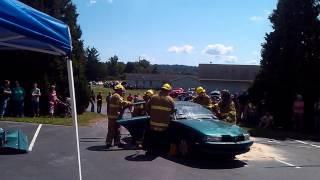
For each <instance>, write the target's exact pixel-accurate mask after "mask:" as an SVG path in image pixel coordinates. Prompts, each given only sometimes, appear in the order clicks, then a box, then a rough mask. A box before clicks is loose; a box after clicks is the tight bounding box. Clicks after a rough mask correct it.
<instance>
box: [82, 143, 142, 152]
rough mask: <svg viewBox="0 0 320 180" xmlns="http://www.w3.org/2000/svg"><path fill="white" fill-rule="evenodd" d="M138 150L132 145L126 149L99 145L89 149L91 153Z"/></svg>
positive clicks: (125, 146) (126, 146)
mask: <svg viewBox="0 0 320 180" xmlns="http://www.w3.org/2000/svg"><path fill="white" fill-rule="evenodd" d="M137 149H138V148H137V147H136V146H132V145H127V144H126V145H124V147H121V148H118V147H111V148H106V146H105V145H97V146H90V147H88V148H87V150H89V151H128V150H137Z"/></svg>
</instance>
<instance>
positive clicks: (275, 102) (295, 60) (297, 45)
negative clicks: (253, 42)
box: [249, 0, 320, 125]
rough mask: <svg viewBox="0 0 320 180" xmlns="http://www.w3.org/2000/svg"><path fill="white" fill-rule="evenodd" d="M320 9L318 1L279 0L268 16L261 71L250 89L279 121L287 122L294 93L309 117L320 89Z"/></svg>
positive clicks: (308, 118) (289, 117)
mask: <svg viewBox="0 0 320 180" xmlns="http://www.w3.org/2000/svg"><path fill="white" fill-rule="evenodd" d="M319 10H320V6H319V1H318V0H279V2H278V5H277V9H276V10H274V11H273V13H272V15H271V16H270V17H269V19H270V21H271V23H272V27H273V29H274V31H272V32H270V33H269V34H267V35H266V37H265V40H266V42H265V43H264V44H263V45H262V52H261V53H262V60H261V71H260V73H259V75H258V76H257V78H256V80H255V82H254V85H253V87H252V88H251V89H250V90H249V92H250V95H251V97H253V98H254V99H255V100H261V99H266V100H267V102H268V106H269V109H270V110H271V111H272V112H273V113H274V114H275V116H276V117H277V120H278V123H280V124H285V125H287V124H290V123H289V120H291V115H292V114H291V113H292V103H293V100H294V97H295V95H296V94H302V95H303V96H304V98H305V112H306V114H305V115H306V117H305V118H306V119H307V120H309V121H310V120H311V119H312V113H313V103H314V101H315V99H316V97H317V96H319V92H320V86H319V85H318V84H319V82H320V76H319V69H320V49H319V47H320V46H319V43H320V22H319V12H320V11H319Z"/></svg>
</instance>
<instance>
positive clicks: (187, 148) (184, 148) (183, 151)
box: [178, 139, 192, 157]
mask: <svg viewBox="0 0 320 180" xmlns="http://www.w3.org/2000/svg"><path fill="white" fill-rule="evenodd" d="M178 150H179V155H181V156H182V157H186V156H189V155H190V154H191V150H192V149H191V145H190V143H189V142H188V141H187V140H185V139H181V140H180V141H179V145H178Z"/></svg>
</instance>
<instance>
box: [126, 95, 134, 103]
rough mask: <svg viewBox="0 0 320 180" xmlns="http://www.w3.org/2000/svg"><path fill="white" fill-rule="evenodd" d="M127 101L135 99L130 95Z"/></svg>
mask: <svg viewBox="0 0 320 180" xmlns="http://www.w3.org/2000/svg"><path fill="white" fill-rule="evenodd" d="M127 101H129V102H132V101H133V97H132V95H131V93H129V95H128V97H127Z"/></svg>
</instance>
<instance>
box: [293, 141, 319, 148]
mask: <svg viewBox="0 0 320 180" xmlns="http://www.w3.org/2000/svg"><path fill="white" fill-rule="evenodd" d="M294 141H295V142H298V143H301V144H306V145H309V146H312V147H315V148H320V146H318V145H315V144H311V143H307V142H305V141H300V140H294Z"/></svg>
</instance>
